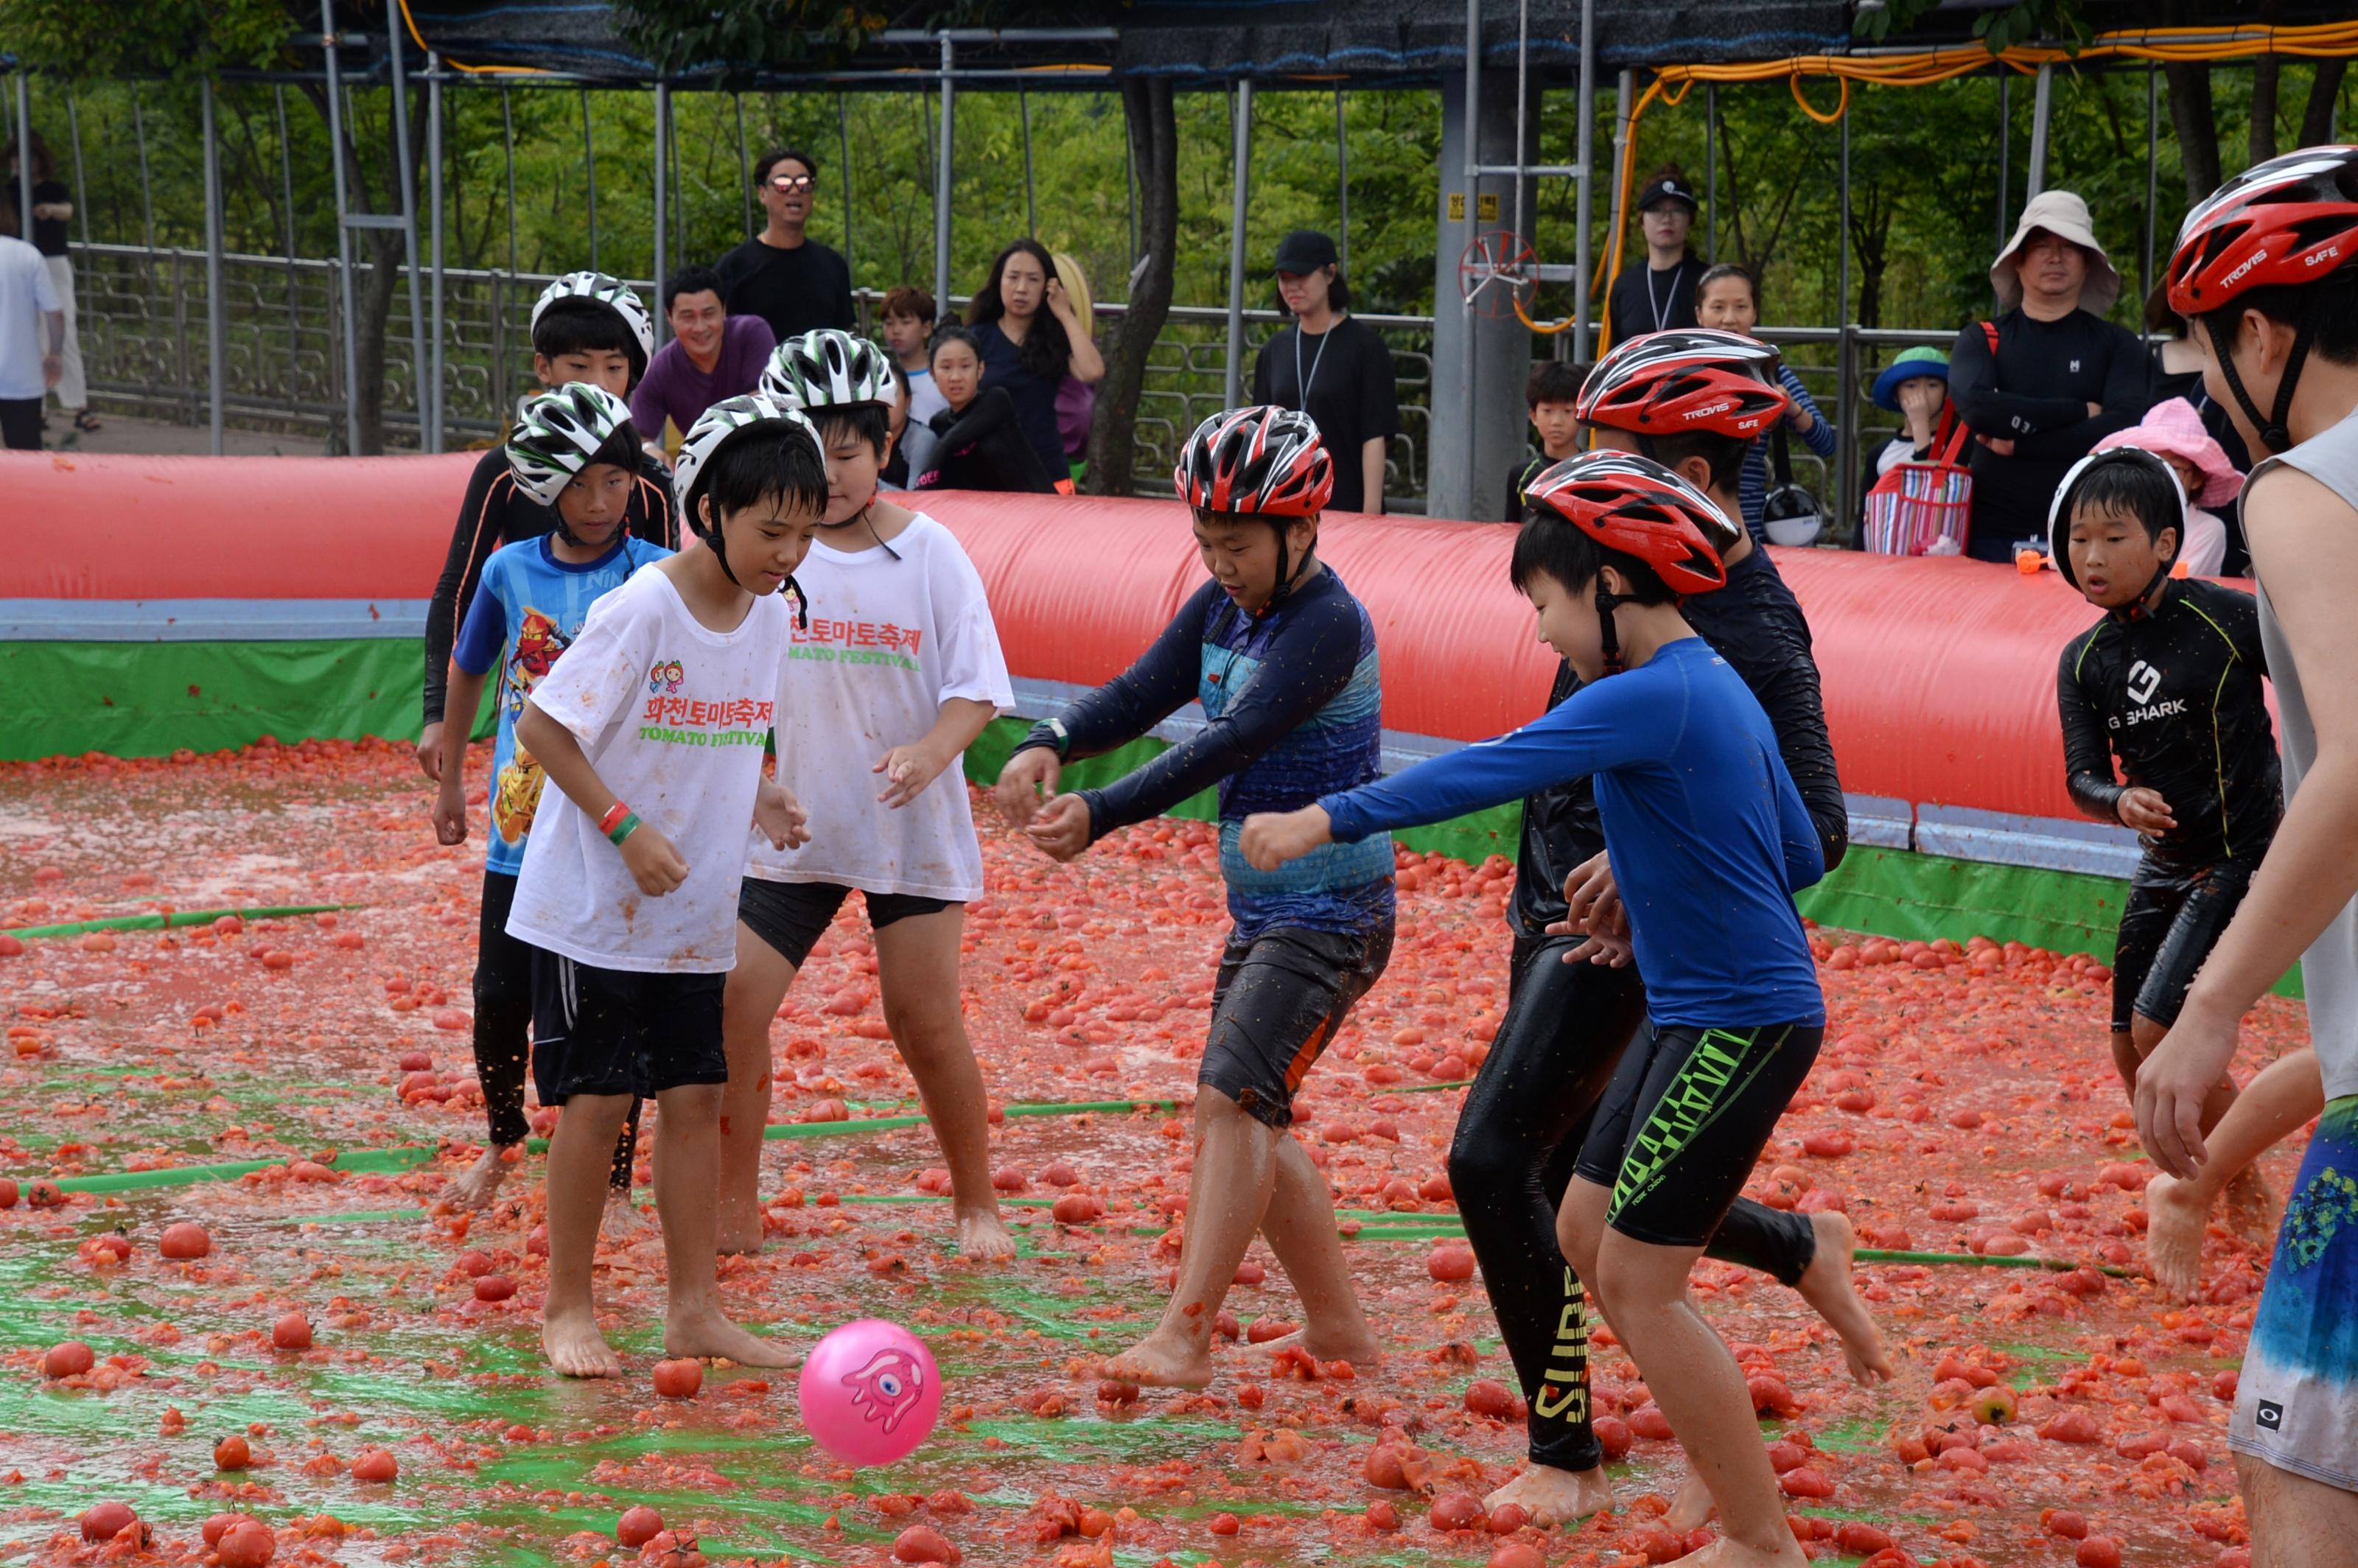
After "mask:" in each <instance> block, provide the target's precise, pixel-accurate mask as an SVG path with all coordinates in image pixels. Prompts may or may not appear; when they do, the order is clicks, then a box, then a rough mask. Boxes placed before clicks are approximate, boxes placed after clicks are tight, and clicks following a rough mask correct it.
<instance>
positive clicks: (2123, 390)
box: [1949, 190, 2147, 561]
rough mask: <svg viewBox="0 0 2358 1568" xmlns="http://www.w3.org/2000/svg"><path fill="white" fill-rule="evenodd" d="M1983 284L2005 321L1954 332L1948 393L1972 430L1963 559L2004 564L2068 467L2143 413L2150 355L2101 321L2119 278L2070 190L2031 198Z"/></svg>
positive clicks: (2043, 518)
mask: <svg viewBox="0 0 2358 1568" xmlns="http://www.w3.org/2000/svg"><path fill="white" fill-rule="evenodd" d="M1990 284H1991V286H1992V287H1994V288H1996V291H1997V303H1998V308H1999V309H2000V310H2002V311H2003V312H2004V314H2003V315H2001V316H1999V317H1998V318H1997V319H1996V321H1994V322H1983V321H1976V322H1974V323H1972V324H1971V325H1969V326H1967V327H1966V328H1965V329H1964V330H1963V331H1961V332H1959V333H1958V334H1957V341H1956V346H1955V347H1954V348H1953V349H1952V350H1951V351H1950V354H1949V395H1950V397H1951V398H1952V401H1954V403H1955V404H1956V407H1957V414H1958V416H1959V417H1961V418H1963V420H1964V422H1965V426H1966V427H1967V428H1968V429H1970V430H1972V431H1973V433H1974V446H1973V450H1972V455H1971V459H1970V466H1971V468H1972V469H1973V474H1974V515H1973V524H1972V531H1971V533H1970V534H1969V535H1967V537H1966V541H1965V553H1966V554H1967V555H1970V556H1973V557H1975V558H1976V559H1979V560H1985V561H2005V560H2011V559H2012V558H2013V557H2014V548H2015V544H2016V542H2017V540H2022V539H2035V538H2037V537H2038V536H2039V534H2040V533H2041V531H2042V530H2043V529H2044V528H2045V526H2046V523H2047V508H2048V503H2050V501H2052V500H2053V499H2054V495H2055V487H2056V485H2057V484H2058V483H2059V482H2061V480H2062V478H2063V475H2064V473H2065V471H2066V470H2069V469H2070V468H2071V465H2072V464H2073V463H2074V462H2077V461H2078V460H2080V459H2082V458H2084V457H2086V456H2087V455H2088V453H2089V452H2090V451H2091V450H2092V449H2093V448H2094V447H2095V444H2096V442H2097V441H2098V440H2100V439H2101V438H2104V437H2105V436H2108V435H2111V434H2112V433H2113V432H2114V431H2115V430H2124V429H2126V428H2127V427H2130V426H2131V425H2134V424H2136V422H2137V417H2138V416H2139V415H2141V414H2143V413H2144V412H2145V409H2146V380H2147V375H2146V357H2145V349H2144V346H2143V345H2142V344H2140V343H2139V342H2138V341H2137V340H2136V336H2135V334H2133V333H2131V332H2130V331H2129V330H2127V329H2126V328H2124V327H2117V326H2115V325H2114V324H2113V323H2112V322H2110V321H2107V320H2105V319H2104V312H2105V311H2106V310H2109V309H2111V308H2112V306H2113V301H2114V300H2115V299H2117V298H2119V297H2120V293H2121V275H2120V274H2119V273H2117V272H2115V270H2113V264H2112V263H2111V261H2109V260H2108V259H2106V257H2105V255H2104V247H2103V246H2102V245H2099V244H2098V243H2096V235H2095V232H2094V230H2093V228H2091V227H2090V225H2089V222H2088V206H2087V203H2086V202H2084V201H2082V200H2080V198H2079V197H2077V196H2075V195H2073V194H2072V193H2071V192H2070V191H2068V190H2048V191H2042V192H2040V193H2039V195H2037V196H2034V197H2032V198H2031V199H2030V202H2029V204H2028V206H2026V207H2025V208H2023V210H2022V221H2021V222H2019V223H2018V224H2017V226H2016V228H2015V231H2014V238H2013V240H2012V241H2010V242H2009V243H2007V245H2006V249H2005V250H2003V251H2001V252H1999V253H1998V258H1997V260H1996V263H1994V264H1993V265H1991V267H1990Z"/></svg>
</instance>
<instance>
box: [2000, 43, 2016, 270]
mask: <svg viewBox="0 0 2358 1568" xmlns="http://www.w3.org/2000/svg"><path fill="white" fill-rule="evenodd" d="M2013 183H2014V78H2012V77H2011V76H2001V77H1999V78H1998V79H1997V248H1998V249H1999V250H2001V251H2002V250H2004V249H2006V206H2007V202H2006V197H2007V196H2008V194H2010V192H2009V191H2008V189H2007V188H2008V187H2009V186H2011V185H2012V184H2013Z"/></svg>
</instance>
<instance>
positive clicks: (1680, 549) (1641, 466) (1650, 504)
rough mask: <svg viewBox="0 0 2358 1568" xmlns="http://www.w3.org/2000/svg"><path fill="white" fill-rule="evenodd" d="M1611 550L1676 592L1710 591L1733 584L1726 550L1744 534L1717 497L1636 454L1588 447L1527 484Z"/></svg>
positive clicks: (1533, 500) (1527, 494)
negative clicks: (1635, 562) (1722, 555)
mask: <svg viewBox="0 0 2358 1568" xmlns="http://www.w3.org/2000/svg"><path fill="white" fill-rule="evenodd" d="M1523 499H1524V502H1525V503H1526V504H1528V505H1530V506H1532V507H1545V508H1546V509H1547V510H1548V511H1550V512H1552V513H1554V514H1556V515H1557V516H1559V517H1561V518H1563V520H1564V521H1565V522H1567V523H1569V524H1572V525H1573V526H1574V527H1575V528H1577V529H1579V530H1580V531H1581V532H1582V533H1584V534H1585V535H1588V536H1589V537H1590V538H1592V539H1594V540H1595V541H1596V542H1597V543H1598V544H1599V545H1602V546H1605V547H1606V549H1608V550H1617V551H1619V552H1620V553H1621V554H1623V555H1625V556H1632V557H1636V558H1637V559H1639V560H1640V561H1643V562H1645V563H1646V565H1648V566H1650V567H1651V568H1654V570H1655V572H1656V573H1657V574H1658V575H1660V578H1661V579H1662V580H1663V581H1664V582H1665V583H1668V584H1669V585H1670V587H1671V589H1672V591H1674V592H1677V593H1682V594H1689V593H1709V592H1710V591H1712V589H1716V588H1724V587H1725V586H1726V583H1727V566H1726V563H1725V562H1724V561H1722V560H1721V559H1720V552H1721V551H1722V550H1725V549H1729V548H1732V547H1733V546H1735V544H1736V540H1737V539H1738V538H1739V537H1740V536H1741V535H1739V534H1738V532H1737V530H1736V525H1735V524H1732V523H1730V522H1729V521H1728V520H1727V518H1726V516H1725V514H1722V513H1721V511H1720V510H1719V508H1718V507H1717V506H1715V505H1714V504H1713V503H1712V500H1711V497H1709V496H1707V495H1705V494H1704V492H1702V491H1699V490H1697V489H1696V488H1695V487H1694V486H1693V485H1692V484H1689V483H1688V482H1687V481H1685V480H1683V479H1681V478H1680V477H1679V476H1678V475H1677V474H1675V473H1673V472H1672V471H1671V470H1669V469H1667V468H1664V467H1663V466H1662V465H1661V464H1660V463H1658V462H1656V461H1654V460H1652V459H1651V458H1641V457H1639V456H1637V455H1636V454H1634V453H1630V452H1583V453H1581V454H1580V455H1579V456H1577V457H1571V458H1566V459H1564V460H1563V461H1562V462H1560V463H1557V464H1556V465H1555V466H1554V467H1552V468H1551V469H1549V470H1547V471H1546V472H1545V473H1543V474H1541V475H1540V477H1539V478H1537V479H1535V480H1533V481H1531V483H1530V484H1527V485H1525V486H1524V487H1523Z"/></svg>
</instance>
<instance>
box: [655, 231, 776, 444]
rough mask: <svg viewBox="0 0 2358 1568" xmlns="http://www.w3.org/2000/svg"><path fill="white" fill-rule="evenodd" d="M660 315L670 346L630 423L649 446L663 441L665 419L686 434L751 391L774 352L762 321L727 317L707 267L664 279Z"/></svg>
mask: <svg viewBox="0 0 2358 1568" xmlns="http://www.w3.org/2000/svg"><path fill="white" fill-rule="evenodd" d="M664 316H665V319H667V320H669V321H670V323H671V330H672V341H670V342H668V343H665V345H664V346H663V348H662V349H661V350H660V351H657V352H656V354H655V357H654V362H653V363H652V364H650V365H648V366H647V373H646V374H645V375H644V376H643V377H641V378H640V380H639V385H638V390H636V391H635V392H633V393H632V394H631V422H632V423H633V424H634V425H636V426H637V427H639V434H640V435H641V436H643V437H644V438H646V439H647V441H648V442H650V443H651V444H659V443H661V441H662V440H663V427H664V421H665V419H669V420H670V421H671V422H672V424H674V425H675V426H676V427H678V428H679V430H680V433H681V434H682V435H685V434H687V427H689V426H691V425H693V424H695V423H696V420H697V416H699V415H701V414H702V413H703V412H704V411H705V410H706V409H708V408H709V407H711V406H713V405H714V404H716V403H719V401H721V400H722V399H723V398H728V397H735V396H737V395H740V394H741V393H747V392H751V391H752V390H753V389H754V388H755V386H756V385H758V384H760V382H761V379H762V371H763V367H764V366H766V365H767V364H768V363H769V362H770V352H771V351H772V350H773V349H774V348H776V347H777V341H776V340H775V339H774V338H773V337H772V336H771V335H770V324H769V323H768V322H766V321H764V320H763V319H761V318H760V317H759V316H752V315H746V316H731V315H730V314H729V309H728V307H727V306H725V305H723V304H722V303H721V301H720V277H719V274H717V273H715V272H714V271H713V270H712V269H711V268H709V267H702V266H686V267H682V268H680V269H679V270H678V271H677V272H676V273H673V274H672V275H671V276H670V277H669V278H667V279H665V283H664Z"/></svg>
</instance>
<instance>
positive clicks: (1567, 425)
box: [1507, 360, 1588, 707]
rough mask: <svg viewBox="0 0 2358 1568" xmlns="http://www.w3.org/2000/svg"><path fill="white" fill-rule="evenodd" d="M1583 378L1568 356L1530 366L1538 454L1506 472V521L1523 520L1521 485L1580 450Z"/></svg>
mask: <svg viewBox="0 0 2358 1568" xmlns="http://www.w3.org/2000/svg"><path fill="white" fill-rule="evenodd" d="M1587 379H1588V367H1587V366H1586V365H1576V364H1574V363H1573V362H1571V361H1569V360H1541V361H1540V362H1539V363H1537V364H1535V365H1533V366H1532V367H1531V380H1530V381H1528V382H1526V383H1524V384H1523V401H1524V403H1526V404H1528V405H1529V406H1530V407H1531V428H1532V429H1533V430H1534V431H1536V432H1537V433H1538V435H1539V438H1540V455H1539V456H1537V457H1535V458H1534V457H1525V458H1524V459H1523V460H1522V461H1520V462H1519V463H1517V464H1516V465H1515V471H1514V472H1512V473H1510V474H1509V475H1508V476H1507V521H1508V522H1509V523H1520V522H1521V521H1522V520H1523V486H1525V485H1527V484H1529V483H1531V481H1533V480H1535V479H1537V478H1539V477H1540V475H1541V474H1543V473H1545V472H1547V470H1550V469H1552V468H1553V467H1554V466H1555V465H1556V464H1558V463H1560V462H1562V461H1563V460H1564V459H1566V458H1568V457H1572V456H1574V454H1575V453H1577V452H1578V451H1579V450H1580V412H1579V410H1580V384H1581V383H1582V382H1585V381H1586V380H1587ZM1549 706H1551V707H1552V706H1554V705H1553V704H1552V703H1551V704H1550V705H1549Z"/></svg>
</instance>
